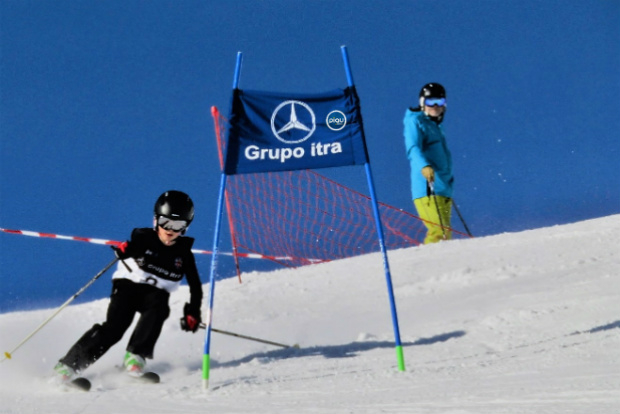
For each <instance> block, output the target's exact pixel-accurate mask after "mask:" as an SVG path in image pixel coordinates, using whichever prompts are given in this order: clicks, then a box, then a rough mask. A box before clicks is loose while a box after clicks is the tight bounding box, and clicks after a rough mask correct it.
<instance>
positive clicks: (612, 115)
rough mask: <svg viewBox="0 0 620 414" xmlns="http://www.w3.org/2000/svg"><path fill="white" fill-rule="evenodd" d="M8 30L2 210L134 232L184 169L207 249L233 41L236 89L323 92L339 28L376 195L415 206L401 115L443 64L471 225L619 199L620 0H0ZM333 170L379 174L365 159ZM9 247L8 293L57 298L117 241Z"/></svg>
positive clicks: (572, 215) (619, 205)
mask: <svg viewBox="0 0 620 414" xmlns="http://www.w3.org/2000/svg"><path fill="white" fill-rule="evenodd" d="M0 42H1V50H0V53H1V61H0V65H1V66H0V139H1V144H0V145H1V146H0V174H1V176H0V178H1V183H0V227H3V228H9V229H23V230H34V231H41V232H48V233H60V234H67V235H79V236H87V237H97V238H103V239H115V240H123V239H126V238H127V237H128V236H129V233H130V231H131V229H132V228H133V227H142V226H149V225H150V224H151V220H152V207H153V203H154V201H155V199H156V198H157V196H158V195H159V194H160V193H161V192H163V191H165V190H168V189H179V190H183V191H186V192H188V193H189V194H190V195H191V196H192V198H193V199H194V201H195V203H196V205H197V213H196V219H195V221H194V223H193V225H192V228H191V229H190V235H192V236H194V237H196V239H197V242H196V247H198V248H203V249H210V247H211V244H212V236H213V228H214V216H215V208H216V205H217V200H216V199H217V192H218V185H219V174H220V172H219V164H218V159H217V155H216V146H215V140H214V135H213V124H212V121H211V117H210V111H209V108H210V107H211V106H212V105H216V106H218V107H220V108H221V109H222V111H223V112H224V113H226V112H227V110H228V105H229V100H230V96H231V87H232V80H233V70H234V65H235V57H236V53H237V52H238V51H242V52H243V56H244V61H243V67H242V72H241V81H240V87H241V88H242V89H243V88H247V89H260V90H272V91H283V92H323V91H327V90H330V89H333V88H337V87H345V86H346V77H345V73H344V69H343V64H342V58H341V55H340V46H341V45H346V46H347V47H348V51H349V57H350V61H351V65H352V70H353V76H354V79H355V84H356V86H357V89H358V93H359V96H360V99H361V102H362V113H363V116H364V123H365V128H366V136H367V144H368V148H369V153H370V159H371V165H372V169H373V173H374V178H375V184H376V187H377V195H378V198H379V200H380V201H382V202H385V203H388V204H391V205H393V206H396V207H399V208H404V209H406V210H408V211H411V212H413V211H414V209H413V205H412V202H411V199H410V194H409V167H408V164H407V160H406V158H405V154H404V144H403V138H402V118H403V115H404V112H405V109H406V108H407V107H408V106H411V105H414V104H415V102H416V100H417V98H416V97H417V94H418V91H419V89H420V87H421V86H422V85H423V84H424V83H426V82H430V81H434V82H440V83H442V84H444V86H446V88H447V91H448V101H449V107H448V112H447V115H446V120H445V129H446V132H447V137H448V142H449V145H450V148H451V151H452V154H453V157H454V161H455V170H456V171H455V174H456V180H457V181H456V192H455V200H456V202H457V203H458V204H459V206H460V209H461V212H462V213H463V215H464V217H465V218H466V220H467V222H468V225H469V227H470V229H471V230H472V232H473V233H474V234H475V235H489V234H496V233H502V232H513V231H520V230H524V229H530V228H536V227H541V226H548V225H554V224H561V223H567V222H573V221H578V220H583V219H588V218H593V217H600V216H605V215H610V214H617V213H619V212H620V174H618V172H617V169H618V165H619V164H618V162H619V161H620V140H619V137H620V135H619V131H620V116H618V111H619V109H620V76H619V75H618V74H619V73H620V2H618V1H614V0H597V1H594V0H591V1H574V0H566V1H553V0H550V1H532V0H519V1H512V0H507V1H491V0H472V1H456V0H446V1H442V2H430V1H423V0H419V1H418V0H409V1H394V0H388V1H382V2H379V1H338V2H336V1H297V0H280V1H275V0H265V1H250V0H237V1H234V2H221V1H219V2H216V1H191V0H190V1H183V2H177V1H160V0H153V1H132V0H123V1H117V0H111V1H106V2H100V1H64V0H56V1H54V2H49V1H42V0H39V1H27V0H3V1H2V2H0ZM327 174H328V175H330V177H333V178H335V179H336V180H338V181H340V182H342V183H343V184H345V185H349V186H352V187H353V188H355V189H356V190H359V191H362V192H364V193H367V187H366V184H365V178H364V172H363V169H361V168H357V167H351V168H344V169H339V170H329V171H327ZM0 255H1V257H0V266H1V269H2V273H1V278H2V285H3V293H2V295H1V296H0V312H1V311H6V310H9V309H13V308H17V307H27V306H40V305H42V304H43V305H48V304H49V305H51V306H53V305H55V304H59V303H58V298H59V297H62V298H65V297H68V296H70V295H71V294H73V293H74V292H75V291H76V290H77V289H78V288H79V287H80V286H81V285H83V284H84V283H85V282H86V281H87V280H88V279H89V278H90V277H92V275H94V274H95V273H97V271H98V270H99V269H100V268H101V267H103V266H104V265H105V264H106V263H107V262H108V261H109V260H110V259H111V257H112V256H111V253H110V252H109V251H108V249H107V248H106V247H101V246H96V245H88V244H83V243H77V242H70V241H54V240H47V239H35V238H29V237H23V236H15V235H8V234H0ZM208 263H209V262H208V260H207V258H206V257H201V258H199V267H200V269H199V270H200V271H201V273H202V277H203V279H204V280H207V276H208ZM108 291H109V283H107V282H106V281H100V282H98V283H97V284H96V285H95V286H94V287H93V288H91V290H89V291H88V292H87V294H85V298H86V299H88V298H93V297H103V296H106V295H107V294H108ZM48 302H49V303H48Z"/></svg>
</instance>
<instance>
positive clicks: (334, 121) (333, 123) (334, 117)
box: [325, 111, 347, 131]
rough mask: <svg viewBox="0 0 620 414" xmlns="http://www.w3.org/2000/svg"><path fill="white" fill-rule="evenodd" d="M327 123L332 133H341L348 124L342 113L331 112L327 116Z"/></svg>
mask: <svg viewBox="0 0 620 414" xmlns="http://www.w3.org/2000/svg"><path fill="white" fill-rule="evenodd" d="M325 123H327V127H328V128H329V129H331V130H332V131H340V130H341V129H342V128H344V126H345V125H346V124H347V117H346V116H345V114H344V113H343V112H341V111H331V112H330V113H328V114H327V118H325Z"/></svg>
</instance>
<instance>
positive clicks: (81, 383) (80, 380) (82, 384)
mask: <svg viewBox="0 0 620 414" xmlns="http://www.w3.org/2000/svg"><path fill="white" fill-rule="evenodd" d="M64 385H65V386H67V387H69V388H73V389H76V390H80V391H90V386H91V383H90V381H89V380H88V379H86V378H84V377H77V378H74V379H72V380H71V381H67V382H65V383H64Z"/></svg>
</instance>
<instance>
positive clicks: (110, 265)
mask: <svg viewBox="0 0 620 414" xmlns="http://www.w3.org/2000/svg"><path fill="white" fill-rule="evenodd" d="M118 260H119V259H118V257H115V258H114V260H112V261H111V262H110V263H108V264H107V265H106V267H104V268H103V269H101V271H100V272H99V273H97V274H96V275H95V276H94V277H93V278H92V279H90V280H89V281H88V283H87V284H85V285H84V286H83V287H82V288H81V289H80V290H78V291H77V292H76V293H75V294H74V295H73V296H71V297H70V298H69V299H68V300H67V301H66V302H65V303H63V304H62V305H61V306H60V307H59V308H58V309H56V311H55V312H54V313H52V315H51V316H50V317H49V318H47V319H46V320H45V321H43V323H42V324H41V325H39V326H38V327H37V329H35V330H34V331H32V332H31V333H30V335H28V336H27V337H25V338H24V340H23V341H21V342H20V343H19V344H17V346H15V348H13V350H12V351H7V352H5V353H4V357H3V358H2V360H0V362H4V360H6V359H11V358H13V353H14V352H15V351H17V350H18V349H19V348H21V346H22V345H23V344H25V343H26V342H27V341H28V340H29V339H30V338H32V337H33V336H34V335H35V334H36V333H37V332H39V331H40V330H41V329H42V328H43V327H44V326H45V325H47V324H48V322H49V321H51V320H52V319H53V318H54V317H55V316H56V315H58V314H59V313H60V311H62V310H63V309H64V308H66V307H67V306H69V304H70V303H71V302H73V301H74V300H75V298H77V297H78V296H80V295H81V294H82V293H83V292H84V291H85V290H86V289H87V288H88V287H89V286H90V285H92V284H93V283H95V281H96V280H97V279H99V277H101V275H103V274H104V273H105V272H106V271H107V270H108V269H109V268H111V267H112V266H113V265H114V263H116V262H117V261H118Z"/></svg>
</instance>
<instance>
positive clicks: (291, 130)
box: [271, 101, 316, 144]
mask: <svg viewBox="0 0 620 414" xmlns="http://www.w3.org/2000/svg"><path fill="white" fill-rule="evenodd" d="M289 107H290V111H289V110H288V109H287V108H289ZM280 110H283V111H286V113H285V115H283V116H280V118H279V119H278V120H276V118H278V112H280ZM298 110H301V111H300V113H299V115H298V114H297V111H298ZM282 118H284V119H285V122H284V125H282V123H283V122H282ZM315 130H316V118H315V116H314V112H313V111H312V109H311V108H310V106H308V104H306V103H305V102H301V101H284V102H282V103H281V104H280V105H278V107H277V108H276V109H275V110H274V111H273V114H272V115H271V131H272V132H273V135H275V136H276V138H278V140H280V141H282V142H284V143H285V144H298V143H300V142H303V141H305V140H307V139H308V138H310V137H311V136H312V134H314V131H315Z"/></svg>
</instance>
